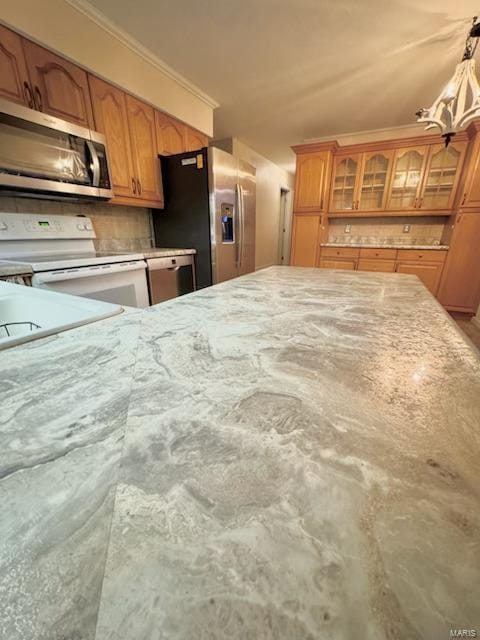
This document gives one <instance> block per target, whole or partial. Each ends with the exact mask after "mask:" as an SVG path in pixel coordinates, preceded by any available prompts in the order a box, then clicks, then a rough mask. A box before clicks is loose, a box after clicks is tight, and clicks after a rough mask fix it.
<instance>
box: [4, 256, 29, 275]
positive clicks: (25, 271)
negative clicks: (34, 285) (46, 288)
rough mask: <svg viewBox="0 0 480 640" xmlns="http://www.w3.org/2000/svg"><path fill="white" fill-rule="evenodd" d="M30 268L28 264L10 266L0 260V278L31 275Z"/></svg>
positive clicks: (10, 264)
mask: <svg viewBox="0 0 480 640" xmlns="http://www.w3.org/2000/svg"><path fill="white" fill-rule="evenodd" d="M32 273H33V272H32V267H31V266H30V265H28V264H20V263H18V264H12V263H11V262H3V261H2V260H0V278H5V277H7V276H17V275H32Z"/></svg>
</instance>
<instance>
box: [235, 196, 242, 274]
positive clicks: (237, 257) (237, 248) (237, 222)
mask: <svg viewBox="0 0 480 640" xmlns="http://www.w3.org/2000/svg"><path fill="white" fill-rule="evenodd" d="M240 188H241V187H240V185H239V184H236V185H235V267H236V268H237V269H238V268H239V267H240V226H241V223H240V220H241V207H242V204H241V196H240Z"/></svg>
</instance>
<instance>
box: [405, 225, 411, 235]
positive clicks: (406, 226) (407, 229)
mask: <svg viewBox="0 0 480 640" xmlns="http://www.w3.org/2000/svg"><path fill="white" fill-rule="evenodd" d="M411 226H412V225H410V224H404V225H403V233H410V229H411Z"/></svg>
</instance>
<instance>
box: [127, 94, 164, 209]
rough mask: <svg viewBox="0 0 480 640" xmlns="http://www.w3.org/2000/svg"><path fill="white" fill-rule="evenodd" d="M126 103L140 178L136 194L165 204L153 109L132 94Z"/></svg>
mask: <svg viewBox="0 0 480 640" xmlns="http://www.w3.org/2000/svg"><path fill="white" fill-rule="evenodd" d="M126 100H127V114H128V125H129V130H130V139H131V144H132V150H133V158H134V167H135V169H136V171H135V175H136V177H137V195H138V196H139V197H140V198H142V199H144V200H150V201H158V202H162V201H163V193H162V182H161V172H160V161H159V159H158V155H157V142H156V137H155V115H154V111H153V107H151V106H150V105H148V104H145V103H144V102H142V101H141V100H137V99H136V98H133V97H132V96H129V95H127V96H126Z"/></svg>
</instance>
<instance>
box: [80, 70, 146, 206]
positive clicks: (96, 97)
mask: <svg viewBox="0 0 480 640" xmlns="http://www.w3.org/2000/svg"><path fill="white" fill-rule="evenodd" d="M88 81H89V84H90V93H91V96H92V106H93V115H94V119H95V129H96V130H97V131H100V133H103V134H104V135H105V137H106V139H107V149H108V159H109V164H110V173H111V178H112V188H113V192H114V194H115V195H116V196H127V197H128V196H131V197H133V196H134V195H136V183H135V177H136V176H135V172H134V168H133V159H132V147H131V144H130V134H129V131H128V117H127V105H126V99H125V94H124V93H123V91H121V90H120V89H117V88H116V87H114V86H112V85H111V84H108V83H107V82H104V81H103V80H100V79H99V78H96V77H95V76H91V75H90V76H89V78H88Z"/></svg>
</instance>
